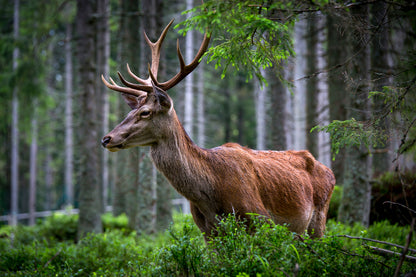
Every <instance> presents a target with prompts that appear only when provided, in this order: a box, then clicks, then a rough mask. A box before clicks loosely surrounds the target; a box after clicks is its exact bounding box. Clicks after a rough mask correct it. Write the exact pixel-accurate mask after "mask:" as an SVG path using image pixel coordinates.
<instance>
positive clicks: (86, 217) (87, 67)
mask: <svg viewBox="0 0 416 277" xmlns="http://www.w3.org/2000/svg"><path fill="white" fill-rule="evenodd" d="M96 4H97V1H92V0H90V1H83V0H78V1H77V15H76V21H77V33H78V40H77V46H78V47H77V51H78V52H77V57H78V64H79V81H80V84H81V85H80V88H79V91H80V92H79V94H80V102H79V103H80V110H81V113H80V114H79V116H80V117H81V120H80V124H79V128H78V130H79V137H80V138H81V139H82V141H81V142H80V144H79V148H80V153H81V157H80V161H79V163H80V172H79V178H80V180H79V185H80V193H79V195H80V197H79V223H78V238H81V237H83V236H84V235H85V234H86V233H89V232H101V231H102V224H101V207H102V206H101V189H100V188H101V186H100V184H99V180H100V178H99V176H98V174H99V172H100V170H99V166H98V164H99V152H98V151H99V150H100V145H99V141H100V136H99V131H98V129H99V128H98V126H97V125H98V121H97V109H98V103H97V102H98V97H97V95H96V94H97V91H96V87H95V84H96V82H95V80H96V78H98V76H97V74H96V71H95V68H94V65H95V63H96V61H95V57H96V52H95V51H96V45H95V43H94V41H95V31H96V20H95V19H94V14H95V13H96V6H97V5H96Z"/></svg>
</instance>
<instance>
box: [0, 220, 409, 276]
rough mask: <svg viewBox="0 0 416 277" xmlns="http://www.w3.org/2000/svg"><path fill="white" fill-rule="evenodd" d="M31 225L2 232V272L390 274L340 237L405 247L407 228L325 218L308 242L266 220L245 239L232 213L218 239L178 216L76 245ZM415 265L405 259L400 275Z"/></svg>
mask: <svg viewBox="0 0 416 277" xmlns="http://www.w3.org/2000/svg"><path fill="white" fill-rule="evenodd" d="M35 228H36V227H31V228H29V227H23V226H19V227H18V228H16V229H12V228H10V227H7V228H3V229H0V275H2V276H3V275H5V276H393V274H394V271H395V269H396V266H397V264H398V261H399V258H400V256H391V255H383V256H382V255H379V254H376V253H374V252H373V250H372V249H371V248H370V247H371V246H372V245H374V243H372V242H371V243H370V242H367V241H363V240H358V239H354V240H351V239H349V238H345V237H341V236H340V235H343V234H345V235H350V236H360V237H368V238H370V237H371V238H373V239H378V240H382V241H389V242H393V243H396V244H400V245H404V244H405V240H406V235H407V234H408V233H409V231H410V230H409V228H404V227H398V226H394V225H393V226H392V225H389V224H388V223H386V222H384V223H378V225H374V226H372V227H370V228H369V229H364V228H362V227H361V226H359V225H355V226H353V227H348V226H344V225H342V224H337V223H335V222H334V221H330V222H329V223H328V231H327V234H326V235H325V236H324V237H323V238H322V239H318V240H312V239H310V238H309V237H308V236H307V235H303V236H297V235H295V234H293V233H291V232H290V231H289V230H288V229H287V228H286V227H285V226H279V225H274V224H269V223H265V222H264V220H254V228H251V229H250V230H251V231H250V232H251V233H250V234H248V233H247V229H246V227H245V226H244V224H242V223H241V222H238V221H236V220H235V218H234V217H233V216H229V217H227V218H225V219H222V220H221V221H219V224H218V227H217V233H218V236H216V237H214V238H212V239H211V240H210V241H208V242H207V243H205V242H204V239H203V237H202V234H201V233H200V232H199V230H198V228H197V227H196V226H195V225H194V224H193V222H192V219H191V218H190V217H189V216H183V215H179V214H176V215H175V216H174V223H173V224H172V226H171V227H170V228H169V230H168V231H167V232H165V233H164V234H159V235H156V236H149V237H143V236H141V237H138V236H137V235H136V234H135V233H134V232H132V233H129V234H126V232H125V231H122V230H108V231H107V232H105V233H103V234H91V235H89V236H87V237H85V238H84V239H82V240H81V241H79V242H78V243H77V244H74V243H73V242H72V241H70V240H69V241H57V240H51V239H47V238H45V237H42V235H37V234H36V233H35V232H32V231H31V230H33V229H35ZM377 246H378V247H385V246H384V245H381V244H379V245H377ZM415 246H416V243H415V242H413V243H412V245H411V247H412V248H416V247H415ZM390 250H393V251H396V252H400V249H396V248H394V247H393V248H390ZM415 267H416V265H415V264H411V263H409V262H405V263H404V265H403V266H402V268H401V272H402V273H406V272H410V271H412V269H414V268H415Z"/></svg>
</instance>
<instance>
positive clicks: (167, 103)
mask: <svg viewBox="0 0 416 277" xmlns="http://www.w3.org/2000/svg"><path fill="white" fill-rule="evenodd" d="M152 86H153V93H154V94H155V96H156V99H157V100H158V102H159V105H160V106H161V107H162V109H164V110H170V108H171V107H172V99H171V98H170V97H169V95H168V94H167V93H166V92H165V91H164V90H163V89H161V88H159V87H157V86H156V85H155V84H154V83H153V82H152Z"/></svg>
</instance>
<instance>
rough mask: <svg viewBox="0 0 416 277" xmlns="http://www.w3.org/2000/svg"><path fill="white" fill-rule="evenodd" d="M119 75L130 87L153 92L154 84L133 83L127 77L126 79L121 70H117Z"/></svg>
mask: <svg viewBox="0 0 416 277" xmlns="http://www.w3.org/2000/svg"><path fill="white" fill-rule="evenodd" d="M117 74H118V77H119V78H120V80H121V82H122V83H123V84H124V85H126V86H128V87H129V88H132V89H136V90H143V91H147V92H151V91H152V86H151V85H147V84H146V85H139V84H133V83H130V82H129V81H127V80H126V79H124V77H123V75H121V73H120V72H119V71H117Z"/></svg>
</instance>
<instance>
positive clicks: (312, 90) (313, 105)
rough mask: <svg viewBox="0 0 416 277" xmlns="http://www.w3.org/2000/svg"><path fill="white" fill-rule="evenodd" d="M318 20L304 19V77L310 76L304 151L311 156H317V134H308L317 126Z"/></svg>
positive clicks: (308, 79)
mask: <svg viewBox="0 0 416 277" xmlns="http://www.w3.org/2000/svg"><path fill="white" fill-rule="evenodd" d="M317 23H318V19H317V15H314V14H311V15H309V16H308V17H307V19H306V24H307V36H306V38H305V39H306V68H307V70H306V72H305V73H306V75H307V76H310V77H308V78H307V80H306V134H307V135H306V149H308V150H309V151H310V152H311V153H312V155H313V156H315V157H317V156H318V133H317V132H312V133H311V132H310V130H311V129H312V128H313V127H314V126H316V125H317V123H318V122H317V113H318V111H317V107H318V76H315V75H314V73H316V72H317V71H318V67H317V49H318V26H317Z"/></svg>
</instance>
